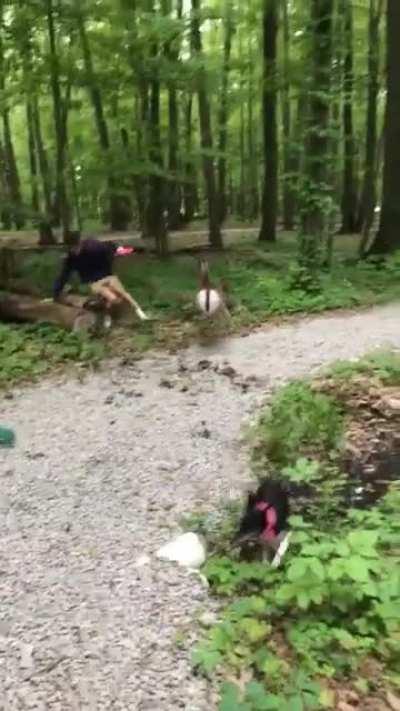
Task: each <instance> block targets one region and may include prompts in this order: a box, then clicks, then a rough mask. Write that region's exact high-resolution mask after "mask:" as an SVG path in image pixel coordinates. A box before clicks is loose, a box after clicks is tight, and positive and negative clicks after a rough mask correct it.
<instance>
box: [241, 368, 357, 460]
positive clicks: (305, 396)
mask: <svg viewBox="0 0 400 711" xmlns="http://www.w3.org/2000/svg"><path fill="white" fill-rule="evenodd" d="M342 430H343V418H342V414H341V412H340V409H339V407H338V406H337V404H336V403H335V401H334V400H333V399H332V398H330V397H329V396H327V395H324V394H321V393H318V392H316V391H314V390H312V388H311V386H310V385H308V384H307V383H303V382H294V383H291V384H290V385H288V386H286V387H285V388H283V389H282V390H280V391H279V392H278V394H277V395H276V396H275V398H274V399H273V401H272V403H271V405H270V407H268V409H267V411H266V413H265V414H264V415H262V416H261V418H260V421H259V423H258V426H257V428H256V432H255V436H256V439H257V449H256V453H257V455H258V456H260V454H262V455H263V456H266V457H268V459H269V460H270V461H271V462H272V463H273V464H279V465H287V464H293V463H294V462H295V461H296V459H297V458H298V456H299V454H301V453H302V452H306V451H307V450H308V449H315V448H316V449H318V450H319V449H321V448H322V449H323V450H325V451H329V450H334V449H335V448H336V447H337V445H338V443H339V441H340V437H341V435H342Z"/></svg>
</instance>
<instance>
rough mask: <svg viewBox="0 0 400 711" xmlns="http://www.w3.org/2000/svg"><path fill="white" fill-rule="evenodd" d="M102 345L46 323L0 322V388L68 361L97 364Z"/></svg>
mask: <svg viewBox="0 0 400 711" xmlns="http://www.w3.org/2000/svg"><path fill="white" fill-rule="evenodd" d="M104 353H105V346H104V345H103V344H102V343H101V342H98V341H95V340H89V339H87V338H84V337H83V336H79V335H77V334H74V333H68V332H66V331H61V330H60V329H56V328H53V327H51V326H47V325H41V326H18V327H16V326H14V327H10V326H6V325H4V324H0V387H5V386H9V385H13V384H14V383H15V382H18V381H19V380H24V379H31V378H33V377H36V376H38V375H42V374H43V373H45V372H47V371H48V370H49V369H50V368H52V367H54V366H56V365H61V364H65V363H68V362H76V361H78V362H80V363H86V364H92V365H96V364H97V363H98V362H99V360H100V358H101V357H102V356H104Z"/></svg>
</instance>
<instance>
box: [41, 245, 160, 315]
mask: <svg viewBox="0 0 400 711" xmlns="http://www.w3.org/2000/svg"><path fill="white" fill-rule="evenodd" d="M132 251H133V250H132V249H128V248H124V247H118V245H117V244H116V243H115V242H100V241H99V240H96V239H85V240H82V241H80V242H79V243H78V244H77V245H74V246H73V247H71V248H70V250H69V252H68V254H67V256H66V257H65V260H64V263H63V267H62V270H61V273H60V275H59V277H58V278H57V279H56V281H55V284H54V289H53V297H54V300H55V301H60V299H61V295H62V292H63V289H64V287H65V285H66V284H67V282H68V280H69V279H70V277H71V275H72V274H73V273H74V272H76V273H77V274H78V276H79V278H80V280H81V282H82V283H83V284H88V285H89V288H90V291H91V292H92V293H93V294H95V295H97V296H101V297H102V298H103V299H104V300H105V302H106V304H107V307H108V308H111V306H112V305H113V304H115V303H117V302H121V301H126V302H127V303H129V304H130V305H131V306H132V308H134V309H135V312H136V314H137V315H138V317H139V318H140V319H141V320H142V321H145V320H147V319H148V316H146V314H145V313H144V312H143V311H142V309H141V308H140V306H139V304H138V303H137V302H136V301H135V299H133V298H132V296H131V295H130V294H128V292H127V291H126V290H125V288H124V287H123V285H122V283H121V281H120V280H119V279H118V277H117V276H114V274H113V263H114V257H115V255H116V254H125V253H131V252H132Z"/></svg>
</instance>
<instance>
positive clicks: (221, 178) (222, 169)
mask: <svg viewBox="0 0 400 711" xmlns="http://www.w3.org/2000/svg"><path fill="white" fill-rule="evenodd" d="M233 30H234V21H233V6H232V2H231V0H225V7H224V49H223V64H222V83H221V102H220V108H219V112H218V125H219V139H218V152H219V158H218V193H219V210H220V219H221V222H223V221H224V220H225V218H226V213H227V194H226V163H227V160H226V150H227V142H228V89H229V71H230V66H231V50H232V35H233Z"/></svg>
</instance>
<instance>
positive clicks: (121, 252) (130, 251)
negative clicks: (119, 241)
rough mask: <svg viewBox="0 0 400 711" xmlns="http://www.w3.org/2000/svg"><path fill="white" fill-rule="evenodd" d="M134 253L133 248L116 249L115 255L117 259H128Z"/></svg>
mask: <svg viewBox="0 0 400 711" xmlns="http://www.w3.org/2000/svg"><path fill="white" fill-rule="evenodd" d="M134 251H135V250H134V248H133V247H117V250H116V252H115V253H116V255H117V257H128V256H129V255H130V254H133V252H134Z"/></svg>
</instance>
